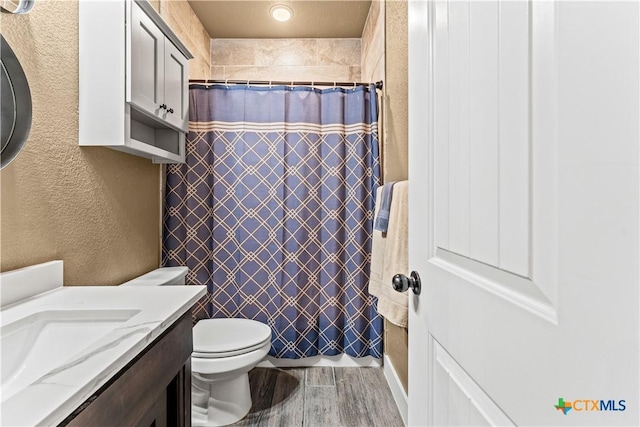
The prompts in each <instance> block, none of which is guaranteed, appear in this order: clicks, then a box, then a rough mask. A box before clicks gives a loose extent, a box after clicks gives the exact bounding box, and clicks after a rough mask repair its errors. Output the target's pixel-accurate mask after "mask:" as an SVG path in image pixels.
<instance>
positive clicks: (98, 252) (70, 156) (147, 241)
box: [0, 0, 209, 285]
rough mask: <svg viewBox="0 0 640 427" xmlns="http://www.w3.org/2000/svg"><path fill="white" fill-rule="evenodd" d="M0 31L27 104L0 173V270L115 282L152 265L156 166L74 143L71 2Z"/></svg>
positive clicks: (156, 238)
mask: <svg viewBox="0 0 640 427" xmlns="http://www.w3.org/2000/svg"><path fill="white" fill-rule="evenodd" d="M0 26H1V28H2V34H3V36H4V37H5V38H6V39H7V40H8V42H9V44H10V45H11V47H12V48H13V50H14V52H15V53H16V55H17V56H18V58H19V59H20V61H21V63H22V66H23V68H24V70H25V73H26V75H27V78H28V80H29V85H30V87H31V91H32V98H33V124H32V129H31V133H30V135H29V139H28V141H27V144H26V146H25V148H24V150H23V151H22V152H21V153H20V154H19V155H18V157H17V158H16V159H15V160H14V161H13V163H11V165H9V166H8V167H6V168H5V169H3V170H2V171H1V172H0V187H1V188H0V190H1V198H0V201H1V204H0V222H1V226H0V269H1V270H2V271H6V270H12V269H15V268H19V267H23V266H26V265H30V264H34V263H39V262H44V261H49V260H53V259H62V260H64V262H65V284H67V285H81V284H93V285H115V284H119V283H122V282H124V281H126V280H128V279H130V278H132V277H135V276H137V275H139V274H142V273H144V272H147V271H149V270H152V269H153V268H156V267H157V266H158V265H159V251H160V247H159V242H160V167H159V166H158V165H154V164H152V163H151V161H149V160H147V159H143V158H141V157H136V156H132V155H129V154H124V153H120V152H118V151H115V150H111V149H108V148H99V147H83V148H80V147H79V146H78V3H77V2H75V1H52V0H39V1H38V2H37V3H36V5H35V7H34V9H33V11H32V12H31V13H29V14H27V15H9V14H6V13H0ZM208 48H209V41H208V39H207V42H206V50H207V52H208ZM207 68H208V67H207ZM99 83H100V82H96V84H99Z"/></svg>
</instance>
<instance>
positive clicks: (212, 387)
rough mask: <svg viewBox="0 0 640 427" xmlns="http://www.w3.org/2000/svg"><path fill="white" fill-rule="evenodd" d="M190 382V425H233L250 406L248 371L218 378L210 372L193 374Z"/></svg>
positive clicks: (245, 413)
mask: <svg viewBox="0 0 640 427" xmlns="http://www.w3.org/2000/svg"><path fill="white" fill-rule="evenodd" d="M191 384H192V385H191V390H192V392H191V424H192V425H193V426H194V427H201V426H202V427H204V426H207V427H209V426H210V427H213V426H224V425H228V424H233V423H235V422H236V421H240V420H241V419H242V418H244V417H245V415H247V414H248V413H249V410H250V409H251V392H250V390H249V375H248V374H247V373H246V372H245V373H243V374H240V375H234V376H231V377H227V378H222V379H219V378H216V379H215V381H212V380H211V378H208V375H202V374H197V373H194V374H193V377H192V380H191Z"/></svg>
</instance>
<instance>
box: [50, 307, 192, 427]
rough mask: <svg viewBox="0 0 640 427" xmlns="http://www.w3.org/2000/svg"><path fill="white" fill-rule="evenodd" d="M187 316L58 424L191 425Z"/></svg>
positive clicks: (190, 346)
mask: <svg viewBox="0 0 640 427" xmlns="http://www.w3.org/2000/svg"><path fill="white" fill-rule="evenodd" d="M191 325H192V320H191V313H190V312H188V313H185V314H184V315H183V316H182V317H181V318H180V320H178V321H176V322H175V323H174V324H173V325H172V326H171V328H170V329H169V330H168V331H166V332H165V333H164V334H162V336H160V337H159V338H158V339H157V340H156V341H154V342H153V343H152V344H151V345H150V346H149V347H148V348H147V349H146V350H144V351H143V352H142V353H141V354H140V355H138V356H137V357H136V358H135V359H134V360H133V361H132V362H131V363H129V364H128V365H127V366H125V367H124V368H123V369H122V370H121V371H120V372H118V373H117V374H116V375H115V376H114V377H113V378H112V379H111V380H110V381H109V382H108V383H107V384H105V385H104V386H103V387H102V388H101V389H100V390H98V391H97V392H96V393H95V394H93V395H92V396H91V397H89V398H88V399H87V400H86V401H85V402H84V403H83V404H82V405H80V407H79V408H78V409H76V410H75V411H74V412H73V413H72V414H71V415H70V416H69V417H67V419H66V420H65V421H64V422H62V423H61V425H69V426H78V427H84V426H106V425H118V426H125V425H145V426H151V425H155V426H163V425H164V426H167V425H169V426H176V427H182V426H189V425H191V349H192V348H193V340H192V335H193V334H192V333H191Z"/></svg>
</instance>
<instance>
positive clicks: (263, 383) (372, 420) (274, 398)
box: [233, 367, 404, 427]
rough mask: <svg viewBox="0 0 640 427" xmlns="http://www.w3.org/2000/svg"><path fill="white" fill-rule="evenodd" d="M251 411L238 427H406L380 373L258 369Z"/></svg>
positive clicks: (253, 375)
mask: <svg viewBox="0 0 640 427" xmlns="http://www.w3.org/2000/svg"><path fill="white" fill-rule="evenodd" d="M249 381H250V383H251V399H252V401H253V406H252V407H251V411H250V412H249V414H248V415H247V416H246V417H245V418H244V419H242V420H240V421H238V422H237V423H235V424H233V425H234V426H282V427H289V426H291V427H296V426H304V427H308V426H318V427H320V426H327V427H329V426H330V427H334V426H346V427H359V426H363V427H373V426H380V427H402V426H403V425H404V424H403V423H402V418H400V413H399V412H398V409H397V408H396V404H395V402H394V401H393V397H392V395H391V390H389V386H388V385H387V381H386V380H385V378H384V374H383V373H382V368H330V367H314V368H286V369H271V368H255V369H253V370H251V372H249Z"/></svg>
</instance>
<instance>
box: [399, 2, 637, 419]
mask: <svg viewBox="0 0 640 427" xmlns="http://www.w3.org/2000/svg"><path fill="white" fill-rule="evenodd" d="M639 19H640V17H639V5H638V2H637V1H626V2H613V1H604V2H592V1H585V2H576V1H555V2H552V1H532V2H527V1H495V0H494V1H473V0H472V1H469V0H466V1H462V0H449V1H448V0H437V1H429V2H425V1H412V2H411V3H410V6H409V140H410V141H409V152H410V155H409V159H410V160H409V162H410V164H409V169H410V170H409V182H410V196H409V197H410V199H409V200H410V213H409V217H410V219H409V222H410V223H409V228H410V238H409V251H410V259H409V265H410V268H411V269H412V270H417V271H418V272H419V273H420V275H421V276H422V286H423V289H422V294H421V295H420V296H414V295H411V297H410V308H409V310H410V317H409V373H410V375H409V393H408V394H409V424H410V425H490V424H505V425H508V424H516V425H620V424H627V425H639V424H640V418H639V414H640V401H639V397H640V396H639V395H640V393H639V374H640V372H639V363H640V353H639V334H640V331H639V303H640V299H639V298H640V292H639V284H640V282H639V273H640V262H639V256H640V253H639V240H640V235H639V221H640V214H639V197H640V188H639V187H640V186H639V181H640V180H639V178H640V176H639V156H640V150H639V147H640V135H639V114H640V109H639V91H640V87H639V75H640V69H639V59H638V58H639V55H640V46H639V29H640V28H639V27H640V25H639V22H640V21H639Z"/></svg>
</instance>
